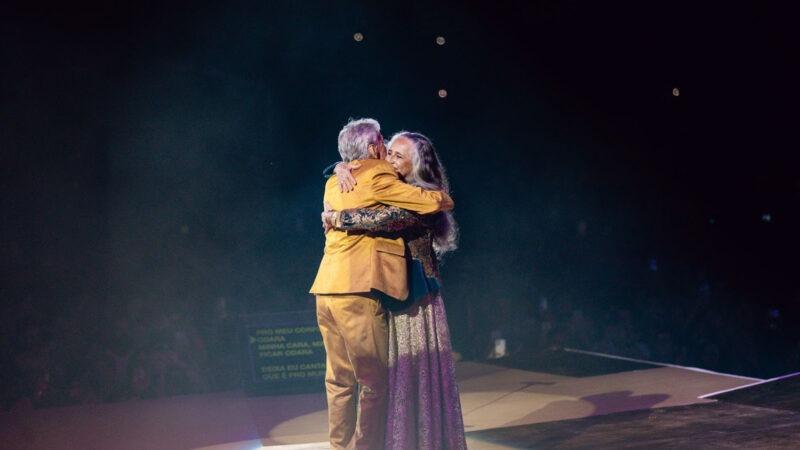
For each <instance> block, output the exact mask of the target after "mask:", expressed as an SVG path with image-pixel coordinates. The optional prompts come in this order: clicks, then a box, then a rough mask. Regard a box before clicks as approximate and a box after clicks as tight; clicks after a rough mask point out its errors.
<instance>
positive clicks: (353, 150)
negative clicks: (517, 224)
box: [311, 119, 453, 449]
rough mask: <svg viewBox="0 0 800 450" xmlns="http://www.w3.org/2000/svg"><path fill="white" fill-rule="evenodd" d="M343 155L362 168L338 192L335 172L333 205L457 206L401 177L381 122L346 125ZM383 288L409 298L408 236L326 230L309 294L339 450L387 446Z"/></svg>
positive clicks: (330, 187) (425, 209) (328, 191)
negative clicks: (389, 159)
mask: <svg viewBox="0 0 800 450" xmlns="http://www.w3.org/2000/svg"><path fill="white" fill-rule="evenodd" d="M339 153H340V155H341V156H342V160H343V161H345V162H351V161H359V163H360V166H359V167H358V168H357V169H354V170H353V176H354V177H355V179H356V186H355V189H354V190H352V191H350V192H344V193H343V192H341V191H340V189H339V187H338V184H337V180H336V177H335V176H333V177H331V178H329V179H328V182H327V183H326V185H325V196H324V202H325V203H327V204H328V205H330V207H332V208H333V209H334V210H337V211H341V210H344V209H351V208H369V207H375V206H378V205H392V206H399V207H401V208H403V209H407V210H409V211H415V212H418V213H420V214H429V213H435V212H439V211H446V210H450V209H452V208H453V201H452V199H451V198H450V197H449V196H448V195H447V194H446V193H444V192H439V191H425V190H422V189H420V188H418V187H414V186H411V185H409V184H406V183H404V182H402V181H400V179H399V178H398V176H397V174H396V173H395V171H394V169H393V168H392V166H391V165H390V164H389V163H387V162H386V161H384V160H383V158H384V157H385V156H386V147H385V146H384V143H383V136H381V133H380V125H379V124H378V122H376V121H375V120H372V119H361V120H355V121H350V122H349V123H348V124H347V125H345V126H344V128H342V131H341V132H340V133H339ZM377 291H379V292H382V293H383V294H386V295H389V296H390V297H394V298H396V299H399V300H404V299H405V298H406V297H407V296H408V274H407V269H406V259H405V246H404V243H403V240H402V239H401V238H398V239H392V238H390V237H380V236H375V235H369V234H366V233H354V232H350V233H348V232H345V231H338V230H335V229H334V230H328V231H327V232H326V233H325V254H324V256H323V257H322V262H321V263H320V266H319V271H318V272H317V277H316V279H315V280H314V285H313V286H312V287H311V293H313V294H316V296H317V323H318V324H319V328H320V331H321V333H322V340H323V343H324V344H325V352H326V354H327V357H326V363H327V367H326V372H325V390H326V393H327V398H328V426H329V436H330V443H331V446H332V447H333V448H335V449H344V448H348V449H349V448H356V449H380V448H383V440H384V432H385V426H386V401H387V395H388V392H387V370H388V368H387V360H388V328H387V322H386V319H387V318H386V311H385V310H384V309H383V307H382V306H381V304H380V301H379V300H378V296H377V295H376V292H377ZM356 386H358V387H360V389H359V393H358V403H357V404H356V398H355V390H356ZM357 408H358V411H357Z"/></svg>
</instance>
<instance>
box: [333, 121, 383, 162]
mask: <svg viewBox="0 0 800 450" xmlns="http://www.w3.org/2000/svg"><path fill="white" fill-rule="evenodd" d="M382 140H383V136H381V125H380V124H379V123H378V121H377V120H375V119H358V120H353V119H350V122H347V125H345V126H344V127H343V128H342V131H340V132H339V155H341V156H342V161H344V162H350V161H353V160H356V159H367V158H369V150H367V148H368V147H369V146H370V145H378V144H379V143H380V142H381V141H382Z"/></svg>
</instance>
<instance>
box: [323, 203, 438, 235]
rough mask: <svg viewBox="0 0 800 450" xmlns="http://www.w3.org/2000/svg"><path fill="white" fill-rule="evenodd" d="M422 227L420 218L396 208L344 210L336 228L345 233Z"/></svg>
mask: <svg viewBox="0 0 800 450" xmlns="http://www.w3.org/2000/svg"><path fill="white" fill-rule="evenodd" d="M417 225H422V221H421V219H420V217H419V216H418V215H416V214H414V213H413V212H411V211H407V210H405V209H402V208H398V207H396V206H379V207H377V208H357V209H345V210H343V211H341V213H340V214H339V221H338V223H337V227H336V228H338V229H340V230H345V231H388V232H392V231H399V230H403V229H405V228H409V227H413V226H417Z"/></svg>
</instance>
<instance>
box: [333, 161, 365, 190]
mask: <svg viewBox="0 0 800 450" xmlns="http://www.w3.org/2000/svg"><path fill="white" fill-rule="evenodd" d="M359 167H361V164H359V163H358V162H356V161H353V162H351V163H345V162H340V163H339V164H336V167H334V168H333V173H334V174H335V175H336V180H337V181H338V182H339V190H340V191H341V192H350V191H352V190H353V189H355V186H356V179H355V177H353V173H352V172H353V169H358V168H359Z"/></svg>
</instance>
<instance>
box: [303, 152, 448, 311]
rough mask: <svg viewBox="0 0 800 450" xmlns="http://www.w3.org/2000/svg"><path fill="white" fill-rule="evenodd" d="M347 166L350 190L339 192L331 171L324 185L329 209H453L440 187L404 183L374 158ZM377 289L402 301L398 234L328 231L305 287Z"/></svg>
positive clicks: (404, 274) (404, 281)
mask: <svg viewBox="0 0 800 450" xmlns="http://www.w3.org/2000/svg"><path fill="white" fill-rule="evenodd" d="M359 162H360V163H361V166H360V167H359V168H357V169H354V170H353V176H354V177H355V179H356V183H357V184H356V186H355V189H354V190H352V191H350V192H346V193H342V192H340V191H339V185H338V183H337V180H336V176H332V177H330V178H329V179H328V182H327V183H326V184H325V196H324V198H325V201H326V202H328V203H329V204H330V205H331V207H333V209H335V210H337V211H341V210H343V209H351V208H371V207H376V206H378V205H392V206H398V207H400V208H403V209H407V210H409V211H414V212H418V213H420V214H430V213H435V212H438V211H448V210H450V209H453V200H452V199H451V198H450V196H448V195H447V194H446V193H444V192H441V191H425V190H423V189H421V188H418V187H414V186H411V185H410V184H406V183H404V182H402V181H400V179H399V178H398V177H397V174H396V173H395V171H394V169H393V168H392V166H391V165H390V164H389V163H387V162H386V161H383V160H380V159H366V160H360V161H359ZM373 289H374V290H378V291H381V292H383V293H385V294H388V295H389V296H391V297H393V298H396V299H399V300H405V299H406V297H408V270H407V267H406V258H405V245H404V242H403V239H402V238H397V239H392V238H389V237H381V236H374V235H368V234H364V233H358V232H346V231H339V230H330V231H328V233H326V235H325V254H324V255H323V257H322V262H321V263H320V265H319V270H318V271H317V277H316V279H315V280H314V284H313V285H312V286H311V293H312V294H351V293H357V292H370V291H372V290H373Z"/></svg>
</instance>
